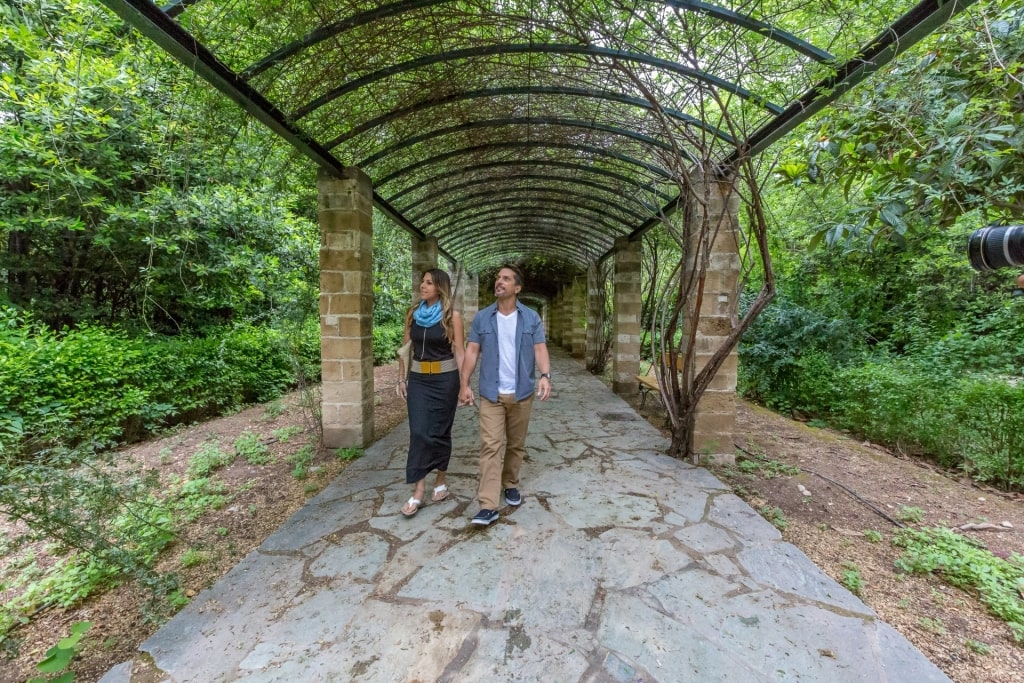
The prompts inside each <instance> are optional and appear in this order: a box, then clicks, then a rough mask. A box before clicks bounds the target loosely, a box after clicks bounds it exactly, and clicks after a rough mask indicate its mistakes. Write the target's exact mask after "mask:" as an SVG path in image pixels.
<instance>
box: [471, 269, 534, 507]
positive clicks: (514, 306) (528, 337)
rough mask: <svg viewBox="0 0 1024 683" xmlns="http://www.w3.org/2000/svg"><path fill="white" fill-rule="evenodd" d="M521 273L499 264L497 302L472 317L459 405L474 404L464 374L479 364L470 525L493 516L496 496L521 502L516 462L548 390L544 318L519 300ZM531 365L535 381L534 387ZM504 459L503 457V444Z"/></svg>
mask: <svg viewBox="0 0 1024 683" xmlns="http://www.w3.org/2000/svg"><path fill="white" fill-rule="evenodd" d="M522 289H523V274H522V272H521V271H520V270H519V269H518V268H516V267H515V266H510V265H506V266H502V268H501V270H499V271H498V275H497V277H496V278H495V280H494V298H495V299H496V301H495V302H494V303H493V304H491V305H490V306H488V307H487V308H485V309H483V310H482V311H480V312H479V313H477V314H476V316H475V317H474V318H473V324H472V325H471V326H470V330H469V343H468V344H467V346H466V353H465V360H464V363H465V365H464V367H463V372H462V389H461V392H460V404H461V405H471V404H472V403H473V390H472V389H471V388H470V386H469V378H470V376H471V375H472V374H473V371H474V370H475V369H476V364H477V360H478V359H480V358H481V357H482V359H483V360H482V362H481V363H480V382H479V385H480V386H479V391H480V485H479V488H478V490H477V500H479V501H480V512H478V513H477V514H476V516H475V517H473V524H478V525H480V526H488V525H489V524H491V523H492V522H495V521H497V520H498V510H497V508H498V497H499V496H500V495H501V493H502V489H504V494H505V502H506V503H508V504H509V505H512V506H516V505H519V504H520V503H522V502H523V498H522V496H521V495H520V493H519V467H520V466H521V465H522V464H523V457H524V456H525V455H526V432H527V428H528V427H529V425H530V412H531V410H532V409H533V399H534V395H537V396H539V397H540V400H542V401H546V400H547V399H548V397H549V396H550V395H551V359H550V358H549V356H548V347H547V345H546V344H545V341H546V340H545V336H544V323H543V322H542V321H541V319H540V316H539V315H537V312H536V311H534V310H533V309H531V308H527V307H526V306H524V305H523V304H521V303H520V302H519V292H520V291H522ZM534 369H539V370H540V382H539V383H538V384H537V388H536V392H534V379H533V373H534ZM503 442H504V444H505V449H504V452H505V459H504V462H503V461H502V457H501V454H502V443H503Z"/></svg>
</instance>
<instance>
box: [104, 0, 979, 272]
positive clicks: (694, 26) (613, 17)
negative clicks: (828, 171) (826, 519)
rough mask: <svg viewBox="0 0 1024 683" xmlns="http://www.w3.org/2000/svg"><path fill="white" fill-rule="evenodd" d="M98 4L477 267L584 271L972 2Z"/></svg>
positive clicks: (402, 220)
mask: <svg viewBox="0 0 1024 683" xmlns="http://www.w3.org/2000/svg"><path fill="white" fill-rule="evenodd" d="M101 1H102V2H103V3H104V4H105V5H106V6H108V7H109V8H110V9H112V10H113V11H114V12H116V13H117V14H118V15H119V16H121V17H122V18H123V19H124V20H125V21H126V22H127V23H128V24H130V25H131V26H133V27H135V28H136V29H138V30H139V31H140V32H142V33H143V34H144V35H146V36H148V37H149V38H150V39H152V40H153V41H154V42H156V43H157V44H158V45H160V46H161V47H162V48H163V49H164V50H166V51H167V52H169V53H170V54H172V55H173V56H174V57H176V58H177V59H178V60H179V61H181V62H182V63H183V64H185V65H186V66H187V67H188V68H190V69H192V70H193V71H194V72H195V73H197V74H198V75H199V76H201V77H202V78H203V79H205V80H206V81H208V82H209V83H210V84H212V85H213V86H214V87H215V88H217V89H218V90H220V91H221V92H223V93H224V94H226V95H227V96H228V97H230V98H231V99H232V100H234V101H235V102H237V103H238V104H239V105H240V106H241V107H242V108H244V109H245V111H247V112H248V113H250V114H251V115H252V116H254V117H255V118H256V119H258V120H259V121H261V122H263V123H264V124H266V125H267V126H268V127H269V128H270V129H271V130H272V131H274V133H276V134H277V135H279V136H280V137H281V138H283V139H284V140H285V141H287V142H288V143H289V144H290V145H292V146H293V147H294V148H295V149H297V150H298V151H300V152H301V153H302V154H304V155H305V156H307V157H308V158H309V159H311V160H312V161H313V162H315V163H316V164H317V165H319V166H321V167H323V168H325V169H328V170H331V171H334V172H337V173H340V172H341V171H342V169H344V168H345V167H348V166H358V167H359V168H361V169H362V170H363V171H364V172H365V173H366V174H367V175H368V176H369V177H370V179H371V180H372V182H373V186H374V202H375V205H376V207H377V208H378V209H379V210H380V211H382V212H383V213H384V214H385V215H386V216H387V217H388V218H390V219H391V220H393V221H395V222H396V223H397V224H398V225H400V226H401V227H403V228H404V229H405V230H407V231H408V232H409V233H411V234H413V235H416V236H418V237H420V238H424V237H426V236H436V237H437V239H438V243H439V246H440V248H441V250H442V253H444V254H445V255H446V256H448V257H449V258H451V259H452V260H455V261H457V262H459V263H461V264H462V265H463V266H464V267H465V268H467V269H468V270H469V271H471V272H474V271H475V272H479V271H480V270H483V269H486V268H488V267H490V266H492V265H494V264H495V263H499V262H501V261H503V260H505V259H506V257H507V256H508V255H510V254H512V255H515V257H516V258H519V259H522V260H525V261H527V262H529V261H530V259H531V258H533V259H537V260H538V261H543V262H545V263H552V264H560V265H559V267H560V268H568V269H570V270H574V271H575V272H582V271H583V270H585V269H586V267H587V266H588V265H589V264H591V263H593V262H595V261H597V260H599V259H601V258H603V257H604V256H606V255H607V254H608V253H609V250H610V249H611V247H612V244H613V242H614V240H615V239H616V238H619V237H627V238H628V239H630V240H636V239H639V238H640V236H642V235H643V234H644V233H645V232H646V231H648V230H650V229H651V228H652V227H654V226H656V225H658V223H659V222H660V221H662V220H665V219H666V218H667V217H668V216H671V214H672V213H673V212H674V211H675V210H676V207H677V206H678V205H679V204H680V202H679V201H678V195H679V192H680V189H679V184H678V182H676V178H677V176H678V174H679V172H680V168H681V167H682V166H683V165H685V164H694V163H698V162H699V161H700V160H705V161H706V160H708V159H709V158H710V159H712V160H713V161H714V163H715V165H716V167H717V168H719V169H720V170H721V171H723V172H729V171H730V169H733V168H735V167H737V166H738V164H739V163H740V161H741V160H742V159H744V158H749V157H752V156H754V155H758V154H760V153H762V152H764V151H765V150H766V149H767V148H768V147H769V146H770V145H772V144H773V143H775V142H776V141H778V140H779V139H780V138H782V137H783V136H784V135H786V134H787V133H789V132H790V131H792V130H793V129H794V128H796V127H797V126H799V125H800V124H801V123H803V122H804V121H806V120H807V119H808V118H809V117H811V116H813V115H815V114H816V113H818V112H820V111H821V110H822V109H823V108H825V107H826V106H828V105H829V104H830V103H831V102H834V101H835V100H836V99H837V98H839V97H841V96H842V95H843V94H844V93H845V92H847V91H848V90H849V89H850V88H852V87H854V86H855V85H856V84H857V83H859V82H860V81H862V80H863V79H864V78H866V77H868V76H869V75H870V74H871V73H873V72H874V71H877V70H878V69H879V68H881V67H883V66H884V65H885V64H886V63H888V62H889V61H891V60H892V59H893V58H894V57H895V56H896V55H897V54H899V53H900V52H902V51H904V50H906V49H907V48H909V47H910V46H911V45H913V44H914V43H916V42H918V41H919V40H921V39H922V38H923V37H925V36H926V35H928V34H929V33H931V32H932V31H934V30H935V29H936V28H938V27H940V26H941V25H942V24H943V23H944V22H946V21H948V20H949V19H950V18H951V17H952V16H954V15H955V14H957V13H958V12H960V11H962V10H963V9H964V8H965V7H967V6H969V5H970V4H972V0H951V1H949V2H941V1H940V0H924V1H922V2H918V3H916V4H914V3H913V2H909V1H908V2H900V1H894V2H889V3H873V4H871V5H863V6H862V5H859V4H857V3H849V6H848V7H845V8H843V7H840V6H839V5H837V3H835V2H826V1H819V0H808V1H803V2H797V1H796V0H780V1H777V2H768V1H765V2H760V3H749V2H722V3H720V4H716V3H711V2H701V1H694V0H608V1H604V2H598V1H594V0H591V1H583V0H504V1H501V2H485V1H482V0H481V1H474V0H463V1H459V2H453V1H450V0H395V1H393V2H385V3H378V2H371V1H365V0H328V1H327V2H316V3H297V2H294V3H293V2H288V1H287V0H279V1H278V2H270V3H268V2H265V1H263V2H255V1H254V0H239V1H237V2H231V3H228V4H224V3H217V2H214V1H213V0H180V1H178V2H173V3H171V4H169V5H166V6H164V7H162V8H161V7H158V6H157V5H155V4H153V3H152V2H148V1H147V0H101ZM809 17H813V18H814V21H808V18H809ZM725 123H728V124H729V125H725ZM563 274H564V272H563Z"/></svg>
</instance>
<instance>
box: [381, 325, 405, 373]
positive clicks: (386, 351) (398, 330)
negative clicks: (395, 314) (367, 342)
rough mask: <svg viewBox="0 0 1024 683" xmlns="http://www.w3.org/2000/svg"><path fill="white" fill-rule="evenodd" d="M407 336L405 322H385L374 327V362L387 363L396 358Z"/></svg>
mask: <svg viewBox="0 0 1024 683" xmlns="http://www.w3.org/2000/svg"><path fill="white" fill-rule="evenodd" d="M404 336H405V324H404V323H401V322H397V323H395V322H393V323H384V324H382V325H374V327H373V364H374V365H386V364H388V363H390V362H392V361H394V360H395V357H396V356H397V354H398V347H399V346H401V345H402V338H403V337H404Z"/></svg>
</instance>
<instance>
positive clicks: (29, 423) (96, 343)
mask: <svg viewBox="0 0 1024 683" xmlns="http://www.w3.org/2000/svg"><path fill="white" fill-rule="evenodd" d="M143 354H144V350H143V346H142V344H140V343H139V342H137V341H134V340H130V339H128V338H127V337H126V336H125V335H124V334H123V333H122V332H119V331H117V330H103V329H100V328H98V327H90V326H85V327H82V328H80V329H78V330H64V331H63V332H61V333H55V332H52V331H50V330H48V329H47V328H45V327H44V326H42V325H39V324H37V323H35V321H33V320H32V319H31V317H29V316H27V315H26V316H20V315H19V314H17V313H16V312H15V311H14V310H13V309H10V308H3V309H0V451H3V452H5V453H18V452H32V451H35V450H42V449H46V448H49V447H51V446H54V445H58V444H67V445H72V446H73V445H76V444H78V443H82V442H86V441H88V442H92V443H95V444H97V445H100V446H109V445H112V444H114V443H116V442H117V441H118V440H119V438H120V436H121V434H122V433H123V432H124V430H125V427H126V425H127V424H128V423H129V422H130V421H131V420H133V419H142V420H146V421H152V420H154V419H158V418H160V417H162V416H163V411H162V409H161V407H160V406H154V405H152V404H151V403H150V402H149V401H148V400H147V394H146V391H145V390H144V389H143V388H141V387H140V386H138V384H137V383H136V378H135V373H134V371H135V368H136V367H137V365H138V363H139V361H140V359H141V358H142V357H143Z"/></svg>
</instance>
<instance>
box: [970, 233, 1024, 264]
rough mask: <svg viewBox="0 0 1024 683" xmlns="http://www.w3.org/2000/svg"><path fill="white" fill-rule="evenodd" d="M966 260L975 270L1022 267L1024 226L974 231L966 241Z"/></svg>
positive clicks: (1023, 259) (1023, 262)
mask: <svg viewBox="0 0 1024 683" xmlns="http://www.w3.org/2000/svg"><path fill="white" fill-rule="evenodd" d="M967 258H969V259H970V261H971V266H972V267H973V268H974V269H975V270H995V269H996V268H1006V267H1008V266H1020V265H1024V225H1003V226H999V227H994V226H989V227H987V228H981V229H980V230H975V231H974V232H972V233H971V236H970V237H969V238H968V240H967Z"/></svg>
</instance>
